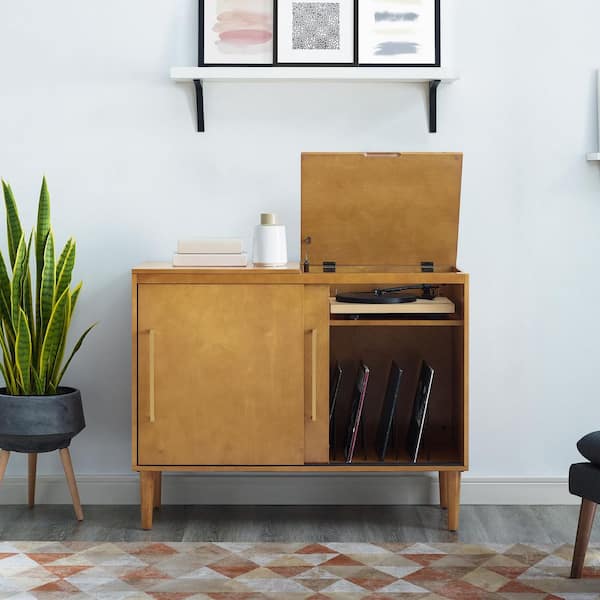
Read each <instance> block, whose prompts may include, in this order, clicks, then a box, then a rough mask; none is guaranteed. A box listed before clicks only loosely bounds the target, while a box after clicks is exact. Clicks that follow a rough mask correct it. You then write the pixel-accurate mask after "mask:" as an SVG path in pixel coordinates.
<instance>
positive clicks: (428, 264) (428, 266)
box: [421, 260, 435, 273]
mask: <svg viewBox="0 0 600 600" xmlns="http://www.w3.org/2000/svg"><path fill="white" fill-rule="evenodd" d="M434 271H435V264H434V262H433V261H432V260H424V261H422V262H421V273H433V272H434Z"/></svg>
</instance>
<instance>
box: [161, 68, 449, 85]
mask: <svg viewBox="0 0 600 600" xmlns="http://www.w3.org/2000/svg"><path fill="white" fill-rule="evenodd" d="M171 79H173V80H175V81H178V82H182V81H195V80H198V79H199V80H202V81H260V80H268V81H305V80H315V81H320V80H323V79H330V80H335V81H383V82H385V81H392V82H393V81H395V82H403V83H425V82H428V81H442V82H444V83H449V82H452V81H456V80H457V79H458V77H457V76H456V75H455V74H453V73H450V72H448V71H446V70H445V69H440V68H423V69H421V68H412V67H411V68H402V67H173V68H172V69H171Z"/></svg>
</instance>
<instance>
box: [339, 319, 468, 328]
mask: <svg viewBox="0 0 600 600" xmlns="http://www.w3.org/2000/svg"><path fill="white" fill-rule="evenodd" d="M464 324H465V322H464V321H463V320H460V319H443V320H442V319H440V320H438V321H434V320H428V319H406V320H396V319H394V320H385V319H359V320H356V321H354V320H351V319H331V320H330V321H329V325H330V326H331V327H462V326H463V325H464Z"/></svg>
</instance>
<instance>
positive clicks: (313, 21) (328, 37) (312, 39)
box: [292, 2, 340, 50]
mask: <svg viewBox="0 0 600 600" xmlns="http://www.w3.org/2000/svg"><path fill="white" fill-rule="evenodd" d="M292 47H293V49H294V50H339V49H340V3H339V2H294V3H293V6H292Z"/></svg>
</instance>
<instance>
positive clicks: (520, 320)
mask: <svg viewBox="0 0 600 600" xmlns="http://www.w3.org/2000/svg"><path fill="white" fill-rule="evenodd" d="M443 3H444V4H445V6H446V7H450V6H452V7H453V9H452V11H450V12H453V13H454V15H453V18H454V20H455V23H456V31H455V34H456V60H455V63H456V64H455V66H456V68H457V70H458V71H459V72H460V74H461V80H460V81H459V82H457V83H456V84H454V85H452V86H451V87H448V88H445V89H442V90H441V92H440V115H439V130H440V131H439V133H438V134H437V135H430V134H429V133H427V127H426V102H425V93H424V91H423V89H422V88H421V87H419V86H400V85H393V84H389V85H388V84H381V85H371V84H348V83H276V84H266V83H260V84H251V83H247V84H213V85H208V86H207V88H206V94H205V95H206V119H207V133H206V134H204V135H200V134H197V133H196V132H195V124H194V118H195V115H194V105H193V96H192V91H191V89H190V88H189V87H188V86H181V85H175V84H173V83H172V82H171V81H170V80H169V78H168V70H169V67H170V66H172V65H187V64H194V63H195V56H196V47H195V43H196V42H195V36H196V6H195V5H196V1H195V0H151V1H148V0H127V2H123V1H120V0H87V1H86V2H81V1H80V0H53V1H52V2H47V1H46V0H2V1H1V2H0V74H1V83H0V175H2V176H3V177H5V178H6V179H7V180H9V181H10V182H11V183H12V185H13V188H14V190H15V193H16V195H17V198H18V200H19V201H20V204H21V207H22V208H21V210H22V217H23V219H24V221H25V222H26V223H29V224H31V225H32V224H33V219H34V210H35V205H36V198H37V193H38V187H39V183H40V179H41V175H42V174H43V173H45V174H46V175H47V176H48V179H49V184H50V190H51V193H52V198H53V217H54V225H55V229H56V232H57V237H58V239H59V240H64V239H66V237H67V236H68V235H69V234H75V235H76V237H77V239H78V244H79V245H78V264H77V276H79V277H80V278H82V279H83V280H84V281H85V286H84V294H83V296H82V298H81V300H80V304H79V307H78V313H77V316H76V319H75V322H74V326H73V329H74V333H75V332H77V331H80V330H82V329H83V328H84V327H85V326H86V325H87V324H88V323H89V322H91V321H95V320H98V321H100V325H99V327H98V328H97V330H96V331H95V332H94V333H93V334H92V335H91V337H90V338H89V341H88V342H87V343H86V345H85V346H84V348H83V349H82V351H81V353H80V355H79V357H78V360H77V361H76V363H75V364H74V365H73V367H72V368H71V370H70V372H69V373H68V376H67V379H66V383H70V384H72V385H76V386H78V387H80V388H81V389H82V390H83V394H84V399H85V410H86V415H87V420H88V428H87V429H86V430H85V431H84V433H82V434H81V436H80V437H78V438H77V439H76V440H75V441H74V443H73V458H74V463H75V467H76V470H77V471H78V472H79V473H80V474H83V475H86V474H87V475H93V474H105V475H119V474H127V473H130V398H129V393H130V346H129V344H130V334H129V331H130V329H129V328H130V315H129V311H130V306H129V294H130V290H129V270H130V268H131V267H132V266H133V265H135V264H136V263H139V262H141V261H143V260H147V259H169V257H170V254H171V252H172V250H173V249H174V246H175V241H176V240H177V238H178V237H182V236H186V235H239V236H244V237H245V238H246V239H248V240H249V234H250V232H251V229H252V226H253V225H254V223H255V221H256V219H257V215H258V213H259V212H260V211H261V210H264V209H265V208H272V209H274V210H276V211H277V212H278V213H280V214H281V216H282V219H283V220H284V221H285V222H286V223H287V224H288V226H289V229H290V247H291V248H292V249H295V248H296V247H297V246H298V239H299V231H298V230H299V209H300V198H299V174H300V170H299V166H300V160H299V159H300V153H301V152H302V151H357V150H358V151H363V150H364V151H392V150H412V151H438V150H439V151H445V150H451V151H463V152H464V153H465V170H464V186H463V199H462V222H461V237H460V252H459V265H460V267H462V268H463V269H464V270H466V271H469V272H470V273H471V274H472V368H471V390H472V411H471V466H472V469H471V474H472V476H474V477H480V478H481V477H509V478H535V477H546V478H548V477H550V478H553V477H558V478H562V477H564V476H565V475H566V472H567V468H568V465H569V464H570V462H572V461H573V460H576V459H577V454H576V451H575V446H574V444H575V442H576V440H577V439H578V438H579V436H581V435H582V434H584V433H585V432H587V431H589V430H592V429H600V394H599V393H598V386H597V379H596V377H597V372H598V362H599V359H600V350H599V348H598V346H597V340H598V339H600V324H599V319H598V318H597V317H596V310H597V304H598V298H599V297H600V279H598V277H597V276H596V275H597V270H598V266H599V265H598V255H599V253H600V236H599V235H598V228H599V226H600V168H599V167H598V166H597V165H596V164H589V163H587V162H586V161H585V153H586V152H588V151H592V150H595V149H596V143H597V141H596V135H595V131H596V118H595V105H594V103H595V94H594V83H595V75H594V68H595V67H597V66H598V65H600V36H598V31H597V24H598V23H599V22H600V3H598V2H597V0H578V1H577V2H571V3H569V4H568V6H566V5H565V3H564V2H559V1H558V0H528V1H527V2H523V1H521V0H503V1H502V2H500V1H498V0H495V1H492V0H457V1H456V2H454V3H453V4H452V5H450V4H449V3H450V0H443ZM4 241H5V236H4V234H2V242H4ZM2 247H4V243H3V244H2ZM293 254H295V252H293ZM24 468H25V462H24V460H23V458H22V457H15V459H14V460H12V461H11V464H10V466H9V472H8V473H9V475H10V476H15V477H19V476H21V475H22V474H23V473H24ZM40 469H41V471H42V472H43V473H46V474H48V475H52V474H57V473H59V472H60V466H59V463H58V461H57V459H56V458H55V457H53V456H48V457H43V459H42V460H41V464H40ZM265 485H266V486H268V485H273V484H270V483H269V480H265Z"/></svg>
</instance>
